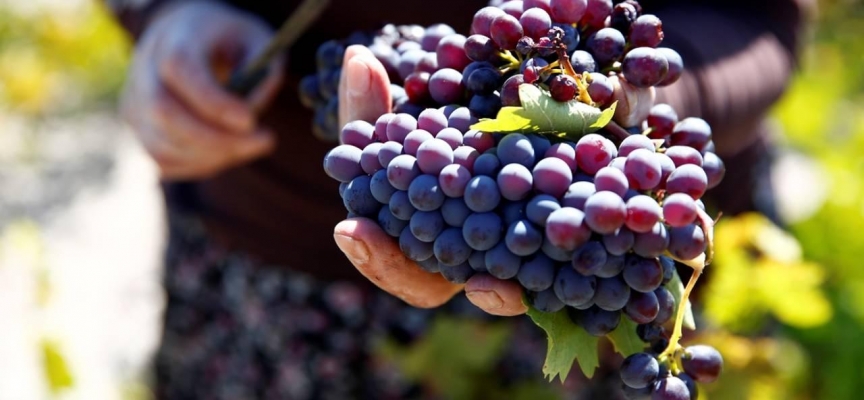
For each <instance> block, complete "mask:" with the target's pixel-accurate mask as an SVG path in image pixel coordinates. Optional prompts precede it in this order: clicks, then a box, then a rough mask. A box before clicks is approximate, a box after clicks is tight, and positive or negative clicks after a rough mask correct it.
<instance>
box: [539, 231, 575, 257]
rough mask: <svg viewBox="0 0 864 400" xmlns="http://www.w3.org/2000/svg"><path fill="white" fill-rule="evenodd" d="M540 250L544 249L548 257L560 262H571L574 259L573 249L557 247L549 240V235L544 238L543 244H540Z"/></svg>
mask: <svg viewBox="0 0 864 400" xmlns="http://www.w3.org/2000/svg"><path fill="white" fill-rule="evenodd" d="M540 251H542V252H543V254H545V255H546V256H547V257H549V258H551V259H553V260H555V261H558V262H569V261H570V260H572V259H573V252H572V251H566V250H564V249H561V248H559V247H556V246H555V245H554V244H552V242H550V241H549V238H548V237H544V238H543V244H542V245H541V246H540Z"/></svg>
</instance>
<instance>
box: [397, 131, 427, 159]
mask: <svg viewBox="0 0 864 400" xmlns="http://www.w3.org/2000/svg"><path fill="white" fill-rule="evenodd" d="M432 139H433V136H432V134H431V133H429V132H427V131H425V130H423V129H415V130H413V131H411V132H410V133H408V136H405V140H404V141H403V143H402V151H403V152H405V154H409V155H412V156H414V157H417V149H418V148H420V145H421V144H423V143H425V142H427V141H429V140H432Z"/></svg>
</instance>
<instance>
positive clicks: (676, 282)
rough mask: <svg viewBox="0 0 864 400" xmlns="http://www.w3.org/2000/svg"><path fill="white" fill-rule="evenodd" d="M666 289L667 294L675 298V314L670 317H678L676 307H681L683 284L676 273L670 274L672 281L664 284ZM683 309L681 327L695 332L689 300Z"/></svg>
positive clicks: (694, 322)
mask: <svg viewBox="0 0 864 400" xmlns="http://www.w3.org/2000/svg"><path fill="white" fill-rule="evenodd" d="M666 289H668V290H669V292H670V293H672V297H674V298H675V314H672V315H678V307H680V306H681V304H680V303H681V296H683V295H684V283H683V282H681V277H680V276H678V271H675V273H674V274H672V280H671V281H669V283H667V284H666ZM684 307H686V308H685V309H684V325H683V326H684V327H685V328H687V329H689V330H691V331H695V330H696V321H695V320H694V319H693V308H692V307H691V305H690V300H687V302H686V303H685V304H684Z"/></svg>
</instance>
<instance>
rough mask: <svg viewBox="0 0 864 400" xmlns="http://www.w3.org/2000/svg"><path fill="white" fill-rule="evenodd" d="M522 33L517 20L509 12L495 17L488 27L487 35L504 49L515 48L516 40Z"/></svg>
mask: <svg viewBox="0 0 864 400" xmlns="http://www.w3.org/2000/svg"><path fill="white" fill-rule="evenodd" d="M505 11H506V10H505ZM523 34H524V33H523V30H522V25H521V24H519V20H518V19H516V18H515V17H514V16H512V15H509V14H507V15H499V16H498V17H495V19H494V20H492V25H490V27H489V37H490V38H492V41H494V42H495V44H497V45H498V47H500V48H502V49H504V50H515V49H516V42H518V41H519V39H520V38H522V36H523Z"/></svg>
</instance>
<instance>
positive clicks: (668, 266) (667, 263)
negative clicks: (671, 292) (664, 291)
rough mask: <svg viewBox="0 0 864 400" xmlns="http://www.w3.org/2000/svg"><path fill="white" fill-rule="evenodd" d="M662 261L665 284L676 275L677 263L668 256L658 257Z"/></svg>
mask: <svg viewBox="0 0 864 400" xmlns="http://www.w3.org/2000/svg"><path fill="white" fill-rule="evenodd" d="M658 258H659V259H660V265H662V266H663V284H664V285H665V284H667V283H669V281H671V280H672V278H673V276H674V275H675V272H676V271H675V261H673V260H672V259H671V258H669V257H666V256H660V257H658Z"/></svg>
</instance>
